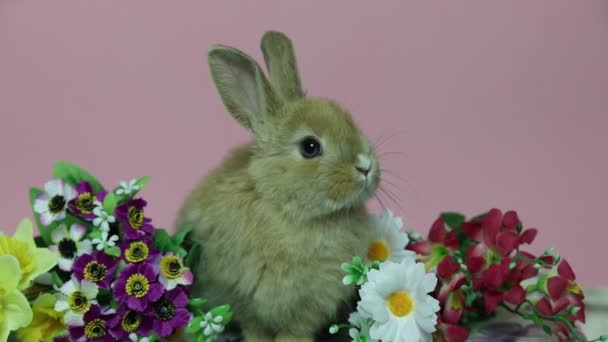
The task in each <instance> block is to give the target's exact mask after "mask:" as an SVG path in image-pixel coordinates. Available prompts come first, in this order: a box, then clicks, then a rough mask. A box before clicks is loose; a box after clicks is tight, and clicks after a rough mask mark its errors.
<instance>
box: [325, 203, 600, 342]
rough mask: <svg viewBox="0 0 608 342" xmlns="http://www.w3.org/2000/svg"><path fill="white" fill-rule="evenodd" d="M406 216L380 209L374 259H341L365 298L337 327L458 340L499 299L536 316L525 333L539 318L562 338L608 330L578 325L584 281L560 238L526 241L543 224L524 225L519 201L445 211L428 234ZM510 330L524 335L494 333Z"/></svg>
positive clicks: (371, 336)
mask: <svg viewBox="0 0 608 342" xmlns="http://www.w3.org/2000/svg"><path fill="white" fill-rule="evenodd" d="M402 225H403V223H402V220H401V219H400V218H399V217H393V215H392V213H391V212H390V211H389V210H386V211H385V212H384V215H382V216H380V217H375V218H374V228H375V229H376V232H377V234H376V236H377V237H378V238H377V239H376V240H374V241H373V242H372V243H371V244H370V246H369V250H368V255H367V259H368V260H369V262H363V261H362V258H361V257H360V256H355V257H354V258H353V260H352V263H344V264H343V265H342V269H343V270H344V271H345V272H346V276H345V277H344V279H343V282H344V284H345V285H350V284H353V283H354V284H356V285H357V286H359V293H358V294H359V298H358V299H359V301H358V303H357V310H356V311H355V312H353V313H351V315H350V317H349V320H348V324H335V325H332V326H331V328H330V333H332V334H335V333H337V332H338V331H339V330H340V329H349V335H350V336H351V338H352V339H353V341H357V342H368V341H404V342H405V341H431V340H433V341H447V342H460V341H465V340H467V339H468V338H469V337H470V336H471V332H474V331H475V328H476V327H478V326H480V325H481V324H483V323H484V322H487V321H488V320H490V319H491V318H492V317H493V316H494V315H495V314H496V312H497V308H501V309H504V310H505V311H506V312H508V313H509V314H510V315H516V316H519V317H521V318H522V319H523V320H525V321H529V322H530V325H529V326H528V327H527V328H525V329H522V331H524V332H523V333H522V335H520V337H522V338H525V336H526V335H525V333H526V332H525V331H529V330H530V328H535V329H538V330H540V331H541V332H542V331H544V333H546V334H547V335H548V336H552V337H553V338H554V339H556V340H560V341H592V342H594V341H606V340H608V335H604V336H601V337H598V338H596V339H593V340H587V339H586V338H585V337H584V336H583V335H582V334H581V332H580V331H579V330H578V329H577V326H576V324H577V322H582V323H584V322H585V303H584V298H585V297H584V293H583V290H582V286H581V285H580V284H579V283H578V282H577V281H576V276H575V274H574V271H573V270H572V268H571V267H570V265H569V264H568V262H567V261H566V259H563V258H561V257H560V256H559V255H558V254H555V252H554V250H553V248H549V249H547V250H545V251H544V253H543V254H542V255H538V256H536V255H533V254H532V253H529V252H526V251H524V250H523V249H524V248H525V246H527V245H529V244H531V243H532V242H533V240H534V239H535V237H536V235H537V233H538V230H537V229H534V228H528V229H524V226H523V224H522V222H521V221H520V219H519V217H518V215H517V213H516V212H515V211H507V212H505V213H504V214H503V213H502V212H501V211H500V210H499V209H491V210H490V211H488V212H487V213H485V214H482V215H479V216H476V217H474V218H472V219H470V220H466V219H465V216H464V215H461V214H459V213H454V212H447V213H443V214H441V215H440V216H439V217H438V218H437V220H436V221H435V222H434V223H433V225H432V227H431V229H430V231H429V234H428V238H426V239H423V238H421V237H420V236H419V235H418V234H415V233H413V232H412V231H411V229H410V230H408V232H407V233H405V232H402V231H401V228H402ZM502 337H504V338H506V339H505V341H506V340H507V339H508V340H509V341H511V340H512V338H514V337H516V336H505V332H502V333H501V334H499V335H498V336H494V338H495V339H491V340H492V341H498V340H502V339H500V338H502ZM509 338H511V339H509ZM488 340H490V339H488Z"/></svg>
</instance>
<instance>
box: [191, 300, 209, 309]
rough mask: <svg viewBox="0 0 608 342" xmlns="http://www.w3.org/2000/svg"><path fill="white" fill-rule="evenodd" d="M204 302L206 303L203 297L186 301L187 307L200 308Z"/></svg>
mask: <svg viewBox="0 0 608 342" xmlns="http://www.w3.org/2000/svg"><path fill="white" fill-rule="evenodd" d="M205 304H207V300H206V299H204V298H193V299H190V301H188V307H191V308H201V307H203V306H204V305H205Z"/></svg>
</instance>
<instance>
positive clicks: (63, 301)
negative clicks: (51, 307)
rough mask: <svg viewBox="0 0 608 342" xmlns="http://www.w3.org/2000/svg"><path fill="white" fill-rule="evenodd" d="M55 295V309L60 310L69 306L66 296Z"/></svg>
mask: <svg viewBox="0 0 608 342" xmlns="http://www.w3.org/2000/svg"><path fill="white" fill-rule="evenodd" d="M57 297H58V298H57V301H56V302H55V311H59V312H62V311H65V310H67V309H69V308H70V305H69V304H68V298H67V297H66V296H63V295H58V296H57Z"/></svg>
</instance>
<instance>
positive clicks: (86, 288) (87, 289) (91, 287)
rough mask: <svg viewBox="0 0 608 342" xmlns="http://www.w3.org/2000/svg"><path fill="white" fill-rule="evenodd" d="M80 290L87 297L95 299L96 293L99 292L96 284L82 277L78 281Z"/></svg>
mask: <svg viewBox="0 0 608 342" xmlns="http://www.w3.org/2000/svg"><path fill="white" fill-rule="evenodd" d="M80 291H82V293H83V294H84V295H85V296H86V297H87V298H88V299H95V297H97V293H99V287H98V286H97V284H95V283H92V282H90V281H88V280H86V279H83V280H82V282H81V283H80Z"/></svg>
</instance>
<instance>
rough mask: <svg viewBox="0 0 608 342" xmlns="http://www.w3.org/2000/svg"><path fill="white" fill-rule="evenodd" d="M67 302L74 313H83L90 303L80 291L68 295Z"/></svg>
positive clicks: (87, 309)
mask: <svg viewBox="0 0 608 342" xmlns="http://www.w3.org/2000/svg"><path fill="white" fill-rule="evenodd" d="M68 304H69V305H70V309H72V311H74V312H75V313H79V314H83V313H85V312H87V311H89V308H90V307H91V303H90V302H89V300H88V299H87V296H85V295H84V293H82V292H80V291H74V292H72V294H70V296H69V297H68Z"/></svg>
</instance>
